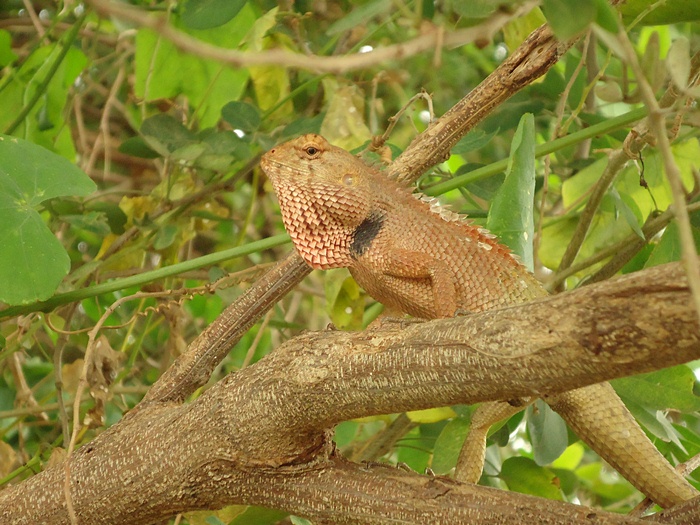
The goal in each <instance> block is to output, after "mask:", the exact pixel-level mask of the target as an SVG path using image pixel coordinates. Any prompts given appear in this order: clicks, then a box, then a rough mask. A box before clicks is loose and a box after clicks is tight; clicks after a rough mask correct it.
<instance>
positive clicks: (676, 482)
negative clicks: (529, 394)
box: [546, 383, 698, 508]
mask: <svg viewBox="0 0 700 525" xmlns="http://www.w3.org/2000/svg"><path fill="white" fill-rule="evenodd" d="M546 401H547V403H548V404H549V405H550V406H551V407H552V408H553V409H554V410H555V411H557V412H558V413H559V414H560V415H561V416H562V417H563V418H564V419H565V420H566V422H567V423H568V424H569V426H570V427H571V428H572V429H573V431H574V432H576V434H578V435H579V436H580V435H586V436H588V438H589V439H587V440H586V441H587V442H588V444H589V445H590V447H591V448H592V449H593V450H595V451H596V452H597V453H598V455H600V456H601V457H602V458H603V459H605V460H606V461H607V462H608V463H610V465H611V466H612V467H613V468H614V469H615V470H617V471H618V472H619V473H620V474H622V475H623V476H624V477H625V478H627V480H628V481H629V482H630V483H632V485H634V486H635V487H636V488H637V489H638V490H640V491H641V492H642V493H643V494H645V495H646V496H648V497H649V498H651V499H652V500H653V501H654V502H655V503H657V504H658V505H660V506H662V507H664V508H669V507H672V506H673V505H676V504H678V503H681V502H683V501H686V500H689V499H691V498H694V497H695V496H697V495H698V491H697V490H695V488H694V487H693V486H692V485H691V484H690V483H688V482H687V481H686V480H685V478H684V477H683V476H681V475H680V474H679V473H678V472H676V471H675V470H674V469H673V467H672V466H671V464H670V463H669V462H668V461H666V458H664V457H663V456H662V455H661V453H660V452H659V451H658V450H657V448H656V447H655V446H654V445H653V444H652V442H651V441H650V440H649V438H648V437H647V435H646V434H645V433H644V432H643V431H642V429H641V428H640V427H639V425H638V424H637V421H636V420H635V419H634V417H632V414H630V412H629V411H628V410H627V408H626V407H625V405H624V404H623V403H622V401H621V400H620V398H619V397H618V396H617V394H616V393H615V391H614V390H613V388H612V386H610V384H609V383H599V384H597V385H591V386H587V387H584V388H579V389H576V390H571V391H569V392H564V393H563V394H558V395H556V396H550V397H548V398H547V399H546Z"/></svg>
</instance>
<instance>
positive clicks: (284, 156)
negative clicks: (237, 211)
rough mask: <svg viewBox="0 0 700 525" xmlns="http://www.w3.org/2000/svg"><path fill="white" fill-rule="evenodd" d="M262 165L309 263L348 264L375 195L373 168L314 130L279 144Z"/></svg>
mask: <svg viewBox="0 0 700 525" xmlns="http://www.w3.org/2000/svg"><path fill="white" fill-rule="evenodd" d="M260 165H261V166H262V169H263V171H264V172H265V173H266V174H267V176H268V177H269V178H270V180H271V181H272V185H273V186H274V187H275V192H276V193H277V197H278V198H279V201H280V209H281V211H282V219H283V221H284V226H285V228H286V229H287V232H288V233H289V235H290V236H291V237H292V240H293V241H294V244H295V246H296V248H297V250H298V251H299V253H300V254H301V255H302V257H304V259H305V260H306V262H307V263H308V264H310V265H311V266H312V267H314V268H319V269H328V268H339V267H344V266H347V265H348V264H349V263H350V245H351V243H352V242H353V237H354V235H355V232H356V230H357V229H358V228H359V227H360V225H361V224H363V222H364V221H365V220H366V219H367V217H369V216H370V214H371V211H372V204H373V202H374V200H375V199H376V196H373V185H372V183H371V180H372V177H373V175H374V170H373V168H371V167H370V166H368V165H367V164H365V163H364V162H363V161H362V160H360V159H359V158H357V157H355V156H354V155H352V154H350V153H348V152H347V151H345V150H344V149H342V148H339V147H337V146H333V145H332V144H330V143H329V142H328V141H327V140H326V139H324V138H323V137H321V136H320V135H315V134H308V135H302V136H301V137H298V138H296V139H293V140H290V141H289V142H285V143H284V144H280V145H278V146H275V147H274V148H272V149H271V150H270V151H268V152H267V153H265V155H263V157H262V159H261V161H260Z"/></svg>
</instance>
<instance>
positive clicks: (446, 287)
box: [261, 134, 546, 319]
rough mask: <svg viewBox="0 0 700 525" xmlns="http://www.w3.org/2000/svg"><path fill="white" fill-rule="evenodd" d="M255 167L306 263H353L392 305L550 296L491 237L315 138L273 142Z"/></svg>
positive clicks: (501, 302) (412, 307) (433, 306)
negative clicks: (271, 189) (259, 167)
mask: <svg viewBox="0 0 700 525" xmlns="http://www.w3.org/2000/svg"><path fill="white" fill-rule="evenodd" d="M261 165H262V167H263V170H264V171H265V173H267V175H268V176H269V177H270V180H271V181H272V183H273V185H274V187H275V191H276V193H277V196H278V198H279V200H280V207H281V210H282V218H283V221H284V225H285V228H286V229H287V232H288V233H289V235H290V236H291V237H292V240H293V241H294V245H295V246H296V248H297V250H298V251H299V253H300V254H301V256H302V257H303V258H304V260H305V261H306V262H307V263H308V264H309V265H310V266H311V267H313V268H315V269H330V268H343V267H347V268H349V269H350V273H351V274H352V275H353V277H354V278H355V280H356V281H357V282H358V283H359V284H360V285H361V286H362V287H363V288H364V289H365V290H366V291H367V292H368V293H369V294H370V295H371V296H372V297H374V298H375V299H377V300H378V301H380V302H381V303H383V304H384V305H385V306H387V307H389V308H390V309H393V310H399V311H401V312H406V313H409V314H411V315H414V316H416V317H422V318H425V319H434V318H438V317H448V316H452V315H454V314H455V312H457V311H458V310H468V311H481V310H487V309H490V308H494V307H498V306H505V305H508V304H514V303H519V302H524V301H528V300H531V299H534V298H536V297H542V296H545V295H546V292H545V291H544V289H543V288H542V286H541V285H540V283H539V282H538V281H537V280H536V279H535V278H534V276H532V275H531V274H530V273H529V272H527V270H526V269H525V268H524V267H523V266H522V264H521V263H520V262H519V261H518V260H517V259H515V258H514V257H513V256H512V255H511V254H510V252H509V250H508V249H507V248H506V247H505V246H503V245H502V244H500V243H498V242H497V241H496V239H495V238H494V237H493V236H492V235H491V234H489V233H488V232H486V231H485V230H483V229H481V228H478V227H476V226H473V225H471V224H469V223H467V222H466V221H465V220H463V219H462V218H461V217H460V216H459V215H457V214H455V213H452V212H449V211H447V210H445V209H444V208H441V207H440V206H438V205H435V203H434V202H432V201H431V200H428V199H427V198H420V196H419V198H416V195H415V194H414V193H413V192H412V191H411V190H410V189H409V188H407V187H405V186H402V185H400V184H398V183H396V182H394V181H391V180H389V179H387V178H386V177H385V176H384V175H383V174H382V173H381V172H379V171H378V170H376V169H375V168H373V167H371V166H369V165H367V164H366V163H365V162H363V161H362V160H361V159H359V158H357V157H355V156H354V155H351V154H350V153H348V152H347V151H345V150H343V149H342V148H339V147H337V146H333V145H331V144H330V143H328V141H327V140H326V139H324V138H323V137H321V136H319V135H313V134H309V135H304V136H301V137H299V138H297V139H294V140H292V141H290V142H287V143H285V144H282V145H280V146H277V147H275V148H273V149H272V150H270V151H269V152H268V153H266V154H265V155H264V156H263V159H262V162H261Z"/></svg>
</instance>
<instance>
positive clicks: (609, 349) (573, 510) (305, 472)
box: [0, 263, 700, 525]
mask: <svg viewBox="0 0 700 525" xmlns="http://www.w3.org/2000/svg"><path fill="white" fill-rule="evenodd" d="M642 297H643V298H644V300H643V301H641V300H640V298H642ZM698 357H700V329H699V328H698V326H697V324H696V322H695V312H694V310H693V307H692V304H691V302H690V294H689V291H688V286H687V281H686V278H685V276H684V273H683V270H682V268H681V266H680V265H679V264H678V263H675V264H671V265H667V266H660V267H656V268H652V269H650V270H646V271H643V272H639V273H635V274H632V275H629V276H625V277H623V278H619V279H616V280H614V281H609V282H606V283H602V284H596V285H592V286H589V287H585V288H582V289H580V290H577V291H575V292H571V293H567V294H562V295H559V296H556V297H551V298H546V299H543V300H540V301H537V302H534V303H529V304H526V305H520V306H517V307H513V308H508V309H504V310H499V311H491V312H484V313H481V314H477V315H471V316H468V317H461V318H455V319H444V320H438V321H432V322H430V323H422V324H412V325H410V326H408V327H407V328H403V327H402V326H401V325H400V324H399V325H396V326H391V327H389V328H387V329H380V330H376V331H371V332H358V333H346V332H334V331H333V332H322V333H310V334H306V335H303V336H301V337H298V338H296V339H294V340H291V341H289V342H287V343H286V344H285V345H283V346H282V347H280V348H279V349H278V351H276V352H274V353H273V354H270V355H268V356H266V357H265V358H263V359H262V360H260V361H259V362H257V363H256V364H254V365H251V366H250V367H248V368H246V369H244V370H242V371H240V372H238V373H235V374H231V375H229V376H228V377H227V378H226V379H224V380H223V381H220V382H219V383H217V384H216V385H215V386H214V387H212V388H211V389H210V390H208V391H207V392H205V393H204V394H203V395H202V396H201V397H199V398H198V399H197V400H195V401H194V402H192V403H189V404H184V405H173V404H166V403H162V404H152V405H146V406H142V407H141V408H140V409H138V410H134V411H132V412H130V413H129V414H128V415H127V416H126V417H125V418H124V419H123V420H122V421H120V422H119V423H117V424H116V425H114V426H113V427H111V428H110V429H108V430H107V431H105V432H104V433H103V434H101V435H100V436H98V437H97V438H96V439H95V440H93V441H92V442H91V443H89V444H87V445H85V446H83V447H82V448H80V449H79V450H77V451H76V452H75V453H74V454H73V455H72V456H71V457H69V458H68V459H67V461H68V462H69V463H68V465H65V466H59V467H54V468H49V469H48V470H46V471H44V472H42V473H40V474H38V475H36V476H34V477H32V478H30V479H29V480H27V481H25V482H24V483H22V484H20V485H18V486H14V487H10V488H8V489H7V490H5V491H4V492H2V493H0V522H1V523H12V524H24V523H27V524H29V523H32V524H34V523H45V524H47V525H52V524H64V523H68V522H69V517H68V514H67V511H66V508H65V501H64V498H63V485H62V483H63V473H64V468H68V469H69V470H70V472H71V476H70V483H71V486H70V490H71V494H72V496H73V497H72V500H73V506H74V508H75V512H76V516H77V517H78V519H79V522H80V523H81V525H89V524H92V523H95V524H97V523H100V524H111V523H114V524H117V523H134V524H140V523H152V522H154V521H156V520H158V519H164V518H165V517H167V516H169V515H171V514H173V513H175V512H181V511H186V510H195V509H203V508H218V507H222V506H224V505H228V504H257V505H265V506H269V507H276V508H281V509H284V510H287V511H289V512H293V513H295V514H298V515H303V516H306V517H309V518H310V519H314V520H318V521H319V522H320V523H324V522H325V523H328V522H332V523H395V522H396V521H400V522H402V523H419V522H422V521H424V516H423V514H422V513H423V512H427V510H426V509H428V510H430V512H436V514H435V516H436V519H435V520H434V522H435V523H472V524H480V523H494V522H497V523H522V520H523V519H524V518H523V516H529V515H535V514H537V515H538V516H540V518H539V519H541V520H545V521H546V522H547V523H611V524H612V523H641V522H640V521H637V520H634V519H632V518H626V517H620V516H614V515H610V514H607V513H604V512H600V511H593V510H592V509H586V508H585V507H578V506H573V505H567V504H563V503H556V502H546V501H543V500H540V499H537V498H531V497H526V496H522V495H518V494H513V493H505V492H494V491H493V489H486V488H484V487H473V486H468V485H462V484H458V483H456V482H451V481H447V480H442V479H434V478H429V477H423V476H418V475H415V474H409V473H402V472H399V471H396V470H393V469H387V468H384V467H371V468H369V467H360V466H358V465H353V464H350V463H347V462H346V461H344V460H342V459H340V458H338V457H337V455H336V453H335V452H334V447H333V444H332V441H331V440H330V435H331V429H332V426H333V425H334V424H335V423H337V422H339V421H341V420H344V419H347V418H352V417H359V416H367V415H371V414H379V413H385V412H389V411H391V412H394V411H397V410H415V409H419V408H427V407H431V406H441V405H445V404H452V403H471V402H475V401H484V400H493V399H509V398H514V397H519V396H524V395H547V394H550V393H556V392H560V391H563V390H566V389H570V388H574V387H579V386H584V385H587V384H591V383H595V382H598V381H603V380H607V379H612V378H615V377H620V376H623V375H629V374H633V373H639V372H646V371H650V370H655V369H658V368H662V367H665V366H669V365H673V364H678V363H682V362H686V361H690V360H693V359H697V358H698ZM115 473H119V475H118V476H117V475H115ZM396 494H400V496H399V497H397V496H396ZM496 496H497V497H496ZM433 509H436V510H433ZM514 509H515V510H514ZM688 509H690V510H688ZM380 510H381V512H380ZM684 512H685V514H683V516H686V517H687V516H692V519H696V520H697V519H700V515H698V509H697V506H695V507H692V506H687V507H686V510H685V511H684ZM545 513H546V514H545ZM370 514H372V515H373V516H376V517H372V518H370V517H369V515H370ZM422 516H423V517H422ZM591 516H594V517H595V520H597V521H590V520H592V519H593V518H592V517H591ZM683 519H686V518H685V517H684V518H683ZM392 520H393V521H392ZM586 520H588V521H586ZM526 521H528V522H532V523H535V522H536V521H530V520H529V519H526ZM685 522H688V521H685ZM678 523H683V521H678Z"/></svg>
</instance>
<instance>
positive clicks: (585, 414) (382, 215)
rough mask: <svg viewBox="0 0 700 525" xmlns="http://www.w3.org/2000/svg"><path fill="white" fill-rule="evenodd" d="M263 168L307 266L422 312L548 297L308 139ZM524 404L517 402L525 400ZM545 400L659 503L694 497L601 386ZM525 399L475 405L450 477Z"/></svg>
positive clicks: (475, 467)
mask: <svg viewBox="0 0 700 525" xmlns="http://www.w3.org/2000/svg"><path fill="white" fill-rule="evenodd" d="M261 166H262V168H263V170H264V171H265V173H266V174H267V175H268V177H269V178H270V180H271V181H272V184H273V186H274V188H275V191H276V193H277V196H278V198H279V202H280V208H281V211H282V218H283V221H284V225H285V227H286V229H287V232H288V233H289V235H290V236H291V238H292V241H293V242H294V245H295V247H296V249H297V251H298V252H299V253H300V254H301V256H302V257H303V258H304V260H305V261H306V262H307V263H308V264H309V265H310V266H311V267H313V268H315V269H330V268H342V267H346V268H348V269H349V270H350V273H351V274H352V276H353V277H354V278H355V280H356V281H357V282H358V283H359V284H360V285H361V286H362V287H363V288H364V289H365V290H366V291H367V293H369V294H370V295H371V296H372V297H374V298H375V299H376V300H378V301H380V302H381V303H383V304H384V305H385V306H386V307H388V308H389V309H390V310H393V311H397V310H398V311H400V312H403V313H407V314H410V315H413V316H416V317H420V318H424V319H436V318H443V317H452V316H454V315H455V314H456V313H458V312H459V311H470V312H479V311H483V310H487V309H491V308H499V307H505V306H507V305H512V304H516V303H521V302H525V301H529V300H532V299H537V298H540V297H544V296H546V295H547V292H546V291H545V290H544V288H543V287H542V285H541V284H540V283H539V282H538V281H537V280H536V279H535V277H534V276H533V275H532V274H531V273H530V272H529V271H528V270H527V269H526V268H525V267H524V266H523V265H522V264H521V263H520V262H519V261H518V260H517V259H516V258H515V257H514V256H513V255H512V254H511V252H510V251H509V250H508V249H507V248H506V247H505V246H503V245H502V244H499V242H498V241H497V240H496V239H495V237H494V236H493V235H491V234H489V233H488V232H487V231H486V230H484V229H482V228H479V227H476V226H474V225H472V224H469V223H468V222H466V221H465V220H463V218H462V217H460V216H459V215H457V214H455V213H453V212H450V211H447V210H445V209H444V208H441V207H440V206H439V205H437V204H436V203H434V202H431V201H430V200H429V199H428V198H426V197H423V196H420V195H418V194H415V193H413V192H412V191H411V190H410V189H409V188H407V187H405V186H402V185H400V184H398V183H396V182H394V181H392V180H389V179H388V178H387V177H385V176H384V175H383V174H382V173H381V172H380V171H378V170H377V169H375V168H373V167H371V166H369V165H368V164H366V163H365V162H363V161H362V160H361V159H359V158H357V157H355V156H354V155H352V154H350V153H348V152H347V151H345V150H343V149H341V148H338V147H336V146H332V145H331V144H329V143H328V141H326V140H325V139H324V138H323V137H321V136H318V135H313V134H309V135H304V136H302V137H299V138H297V139H294V140H291V141H289V142H286V143H284V144H281V145H279V146H277V147H275V148H273V149H271V150H270V151H269V152H267V153H266V154H265V155H264V156H263V157H262V161H261ZM532 401H534V399H527V400H523V404H524V405H527V404H529V403H531V402H532ZM545 401H546V402H547V403H548V404H550V406H552V408H554V409H555V410H556V411H557V412H559V414H560V415H561V416H562V417H563V418H564V419H565V420H566V421H567V422H568V423H569V425H570V426H571V427H572V429H573V430H574V431H575V432H576V433H577V434H578V435H579V436H580V437H581V438H582V439H583V440H584V441H586V442H587V443H588V444H589V446H590V447H591V448H592V449H593V450H595V451H596V452H597V453H598V454H599V455H600V456H601V457H603V458H604V459H605V460H606V461H607V462H608V463H610V464H611V465H612V466H613V467H614V468H615V469H617V470H618V471H619V472H620V473H621V474H622V475H623V476H624V477H625V478H627V479H628V480H629V481H630V482H631V483H632V484H633V485H634V486H635V487H637V488H638V489H639V490H640V491H641V492H642V493H644V494H646V495H647V496H649V497H650V498H651V499H652V500H653V501H655V502H656V503H658V504H659V505H661V506H663V507H670V506H673V505H675V504H677V503H679V502H681V501H684V500H687V499H690V498H692V497H694V496H696V495H697V491H696V490H695V489H694V488H693V487H692V486H691V485H690V484H689V483H688V482H687V481H686V480H685V479H684V478H683V477H682V476H680V475H679V474H678V473H676V472H675V471H674V469H673V468H672V467H671V465H670V464H669V463H668V462H667V461H666V459H665V458H664V457H663V456H662V455H661V454H660V453H659V452H658V450H657V449H656V447H654V445H653V444H652V443H651V442H650V441H649V439H648V438H647V436H646V435H645V434H644V432H643V431H642V430H641V428H640V427H639V425H638V424H637V422H636V421H635V420H634V418H633V417H632V415H631V414H630V413H629V411H628V410H627V409H626V407H625V406H624V404H623V403H622V401H621V400H620V398H619V397H618V396H617V394H615V391H614V390H613V389H612V387H611V386H610V385H609V384H608V383H602V384H598V385H591V386H588V387H584V388H579V389H576V390H572V391H570V392H565V393H563V394H558V395H555V396H547V397H546V399H545ZM522 408H524V406H521V407H516V408H514V407H513V406H511V404H509V403H506V402H492V403H484V404H482V405H481V406H480V408H479V409H478V410H477V413H476V414H475V416H474V419H473V421H472V434H471V435H470V437H469V438H468V439H467V442H466V443H465V446H464V448H463V451H462V457H461V458H460V464H462V465H465V464H466V465H468V468H467V469H466V471H465V470H464V469H462V471H461V473H460V472H459V466H458V474H459V475H458V478H459V479H462V480H467V481H472V482H476V481H477V480H478V478H479V476H480V475H481V470H482V468H483V461H484V447H485V445H484V443H485V438H486V430H488V427H489V426H490V425H491V424H492V423H495V422H496V421H498V420H499V419H502V418H504V417H506V416H508V415H510V414H513V413H515V412H517V411H518V410H521V409H522Z"/></svg>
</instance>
